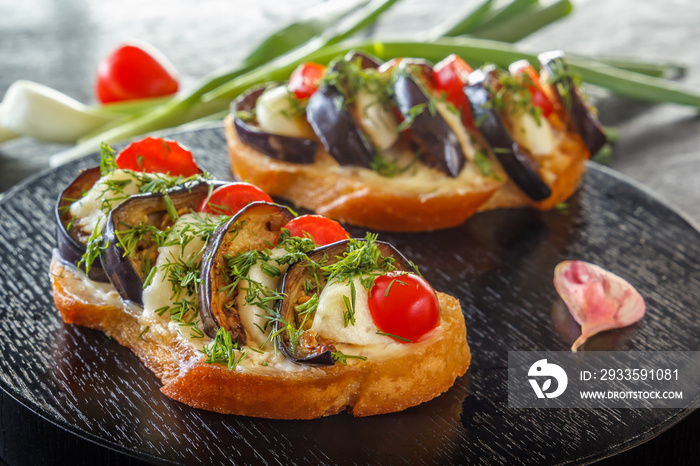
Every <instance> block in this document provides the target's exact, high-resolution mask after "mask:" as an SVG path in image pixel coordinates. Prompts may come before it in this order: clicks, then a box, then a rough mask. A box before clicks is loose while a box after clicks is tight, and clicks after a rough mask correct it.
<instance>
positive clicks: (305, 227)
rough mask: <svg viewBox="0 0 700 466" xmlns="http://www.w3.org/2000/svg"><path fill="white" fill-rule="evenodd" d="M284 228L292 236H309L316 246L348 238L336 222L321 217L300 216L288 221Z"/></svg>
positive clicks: (343, 229)
mask: <svg viewBox="0 0 700 466" xmlns="http://www.w3.org/2000/svg"><path fill="white" fill-rule="evenodd" d="M284 228H286V229H287V230H289V233H291V235H292V236H296V237H299V238H303V237H304V236H306V235H309V236H311V238H312V239H313V240H314V243H316V245H317V246H323V245H324V244H331V243H335V242H336V241H342V240H344V239H348V237H349V236H350V235H348V232H347V231H345V228H343V227H341V226H340V224H339V223H338V222H336V221H335V220H331V219H330V218H327V217H324V216H322V215H302V216H301V217H297V218H295V219H292V220H290V221H289V223H287V224H286V225H285V226H284Z"/></svg>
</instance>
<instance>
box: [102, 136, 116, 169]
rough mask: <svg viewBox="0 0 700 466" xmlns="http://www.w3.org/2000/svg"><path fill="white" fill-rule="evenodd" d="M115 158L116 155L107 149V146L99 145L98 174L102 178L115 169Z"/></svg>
mask: <svg viewBox="0 0 700 466" xmlns="http://www.w3.org/2000/svg"><path fill="white" fill-rule="evenodd" d="M116 157H117V153H116V152H115V151H114V149H112V148H111V147H109V144H107V143H106V142H103V143H102V144H101V145H100V174H101V175H102V176H105V175H107V174H109V173H112V172H113V171H114V170H116V169H117V163H116Z"/></svg>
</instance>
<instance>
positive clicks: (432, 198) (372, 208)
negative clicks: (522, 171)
mask: <svg viewBox="0 0 700 466" xmlns="http://www.w3.org/2000/svg"><path fill="white" fill-rule="evenodd" d="M558 126H560V127H561V125H558ZM224 128H225V132H226V141H227V147H228V152H229V158H230V161H231V169H232V171H233V174H234V175H235V176H236V177H237V178H238V179H240V180H243V181H248V182H251V183H253V184H255V185H257V186H258V187H260V188H261V189H263V190H264V191H266V192H267V193H269V194H270V195H273V196H280V197H282V198H284V199H286V200H289V201H291V202H293V203H294V204H296V205H297V206H299V207H304V208H307V209H310V210H313V211H315V212H316V213H318V214H321V215H325V216H327V217H330V218H333V219H335V220H338V221H341V222H345V223H349V224H352V225H357V226H362V227H366V228H373V229H376V230H383V231H430V230H439V229H444V228H451V227H454V226H457V225H460V224H462V223H464V221H465V220H466V219H468V218H469V217H471V216H472V215H473V214H474V213H476V212H478V211H484V210H491V209H498V208H510V207H523V206H531V207H534V208H536V209H539V210H549V209H552V208H553V207H554V206H556V205H557V204H559V203H561V202H564V201H566V200H567V199H568V198H569V197H570V196H571V195H573V193H574V192H575V191H576V189H577V188H578V185H579V183H580V182H581V179H582V178H583V175H584V173H585V171H586V165H585V162H586V160H587V159H588V158H589V152H588V150H587V149H586V146H585V145H584V144H583V141H581V139H580V137H579V136H578V135H576V134H574V133H571V132H570V131H566V130H565V129H561V130H562V131H564V137H563V138H562V141H561V142H560V144H559V147H558V152H559V153H558V154H557V155H554V156H552V157H549V159H550V160H547V161H546V163H547V164H548V165H549V167H548V170H549V171H550V173H551V175H552V177H553V180H552V181H551V183H550V189H551V191H552V195H551V196H550V197H549V198H547V199H545V200H543V201H540V202H535V201H533V200H531V199H530V198H529V197H528V196H527V195H525V194H524V193H523V192H522V191H521V190H520V189H519V188H518V187H517V186H515V184H514V183H513V182H512V181H510V180H508V181H507V182H506V183H505V184H502V183H496V182H493V180H488V179H484V180H482V182H481V183H478V182H474V183H471V184H470V185H468V186H463V187H460V188H459V189H446V190H440V191H438V192H428V193H418V194H417V193H415V192H408V191H406V192H404V191H397V190H395V189H394V190H392V189H391V187H390V186H389V185H383V184H381V183H368V182H366V180H363V179H362V178H361V177H359V176H357V175H356V174H355V173H353V172H352V171H351V170H348V171H345V172H343V171H337V170H328V169H327V168H326V167H327V165H325V164H319V163H318V162H317V163H314V164H309V165H304V164H294V163H289V162H283V161H279V160H276V159H273V158H271V157H268V156H266V155H265V154H262V153H260V152H258V151H256V150H255V149H253V148H251V147H250V146H247V145H245V144H244V143H243V142H241V140H240V139H239V137H238V134H237V132H236V129H235V126H234V123H233V117H232V116H231V115H229V116H228V117H227V118H226V119H225V120H224ZM328 157H330V156H328V154H326V153H325V151H323V149H319V154H317V157H316V159H317V160H319V159H323V158H328ZM469 165H470V164H469V163H468V164H467V167H469ZM445 180H448V178H447V177H445Z"/></svg>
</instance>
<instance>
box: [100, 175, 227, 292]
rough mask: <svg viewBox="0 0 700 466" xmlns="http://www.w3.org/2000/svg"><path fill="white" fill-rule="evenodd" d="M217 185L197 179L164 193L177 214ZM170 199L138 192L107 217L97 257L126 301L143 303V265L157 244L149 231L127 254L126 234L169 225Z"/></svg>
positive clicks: (155, 252)
mask: <svg viewBox="0 0 700 466" xmlns="http://www.w3.org/2000/svg"><path fill="white" fill-rule="evenodd" d="M220 184H223V183H211V184H210V183H207V182H198V183H194V184H190V185H185V186H182V187H178V188H174V189H171V190H169V191H168V192H167V197H168V198H169V199H170V201H169V202H170V203H171V204H172V205H171V206H170V209H173V208H174V210H175V211H176V212H178V214H182V213H189V212H191V211H194V210H196V209H197V207H198V206H199V204H200V203H201V202H202V200H204V199H205V198H206V197H207V195H208V194H209V192H210V190H211V189H213V188H214V187H216V186H218V185H220ZM169 202H168V201H167V200H166V195H165V194H159V193H146V194H137V195H135V196H131V197H130V198H129V199H127V200H126V201H124V202H123V203H121V204H120V205H119V206H117V207H115V208H114V209H113V210H112V211H111V212H110V213H109V216H108V217H107V222H106V223H105V228H104V233H103V237H104V245H105V247H104V249H102V251H101V253H100V258H101V260H102V264H103V267H104V269H105V272H106V274H107V276H108V277H109V281H111V282H112V284H113V285H114V287H115V288H116V289H117V291H118V292H119V295H120V296H121V297H122V298H123V299H125V300H129V301H132V302H134V303H137V304H143V299H142V290H143V282H144V280H145V278H146V277H145V276H144V275H145V273H146V271H145V269H147V268H149V267H144V264H146V265H148V264H155V262H156V258H157V257H158V246H157V244H156V243H155V241H154V239H153V237H152V235H151V233H148V232H146V233H145V234H144V235H143V236H140V237H139V238H137V240H135V243H134V244H132V245H131V246H130V247H129V249H131V250H132V251H131V252H132V254H126V253H125V251H126V248H125V245H124V244H123V243H124V242H125V241H126V238H125V234H126V232H127V231H129V230H131V229H132V228H140V227H144V226H152V227H155V228H157V229H159V230H162V229H164V228H166V227H168V226H171V225H172V224H173V223H174V222H173V219H172V218H171V216H170V214H169V206H168V203H169Z"/></svg>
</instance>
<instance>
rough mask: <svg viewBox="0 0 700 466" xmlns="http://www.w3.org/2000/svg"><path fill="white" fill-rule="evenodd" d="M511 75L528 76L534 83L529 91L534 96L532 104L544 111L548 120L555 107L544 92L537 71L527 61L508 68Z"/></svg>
mask: <svg viewBox="0 0 700 466" xmlns="http://www.w3.org/2000/svg"><path fill="white" fill-rule="evenodd" d="M508 70H509V71H510V74H512V75H513V76H516V77H517V76H523V75H525V76H527V77H528V78H529V81H530V82H531V83H532V84H530V85H528V87H527V88H528V91H530V95H531V96H532V104H533V105H535V106H536V107H539V108H540V109H542V115H543V116H544V117H545V118H546V117H548V116H549V115H550V114H551V113H552V112H553V111H554V105H552V102H551V101H550V100H549V98H548V97H547V95H546V94H545V93H544V91H543V90H542V85H541V84H540V76H539V74H537V71H535V68H533V67H532V65H531V64H530V63H529V62H528V61H527V60H520V61H517V62H515V63H513V64H511V65H510V66H509V67H508Z"/></svg>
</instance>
